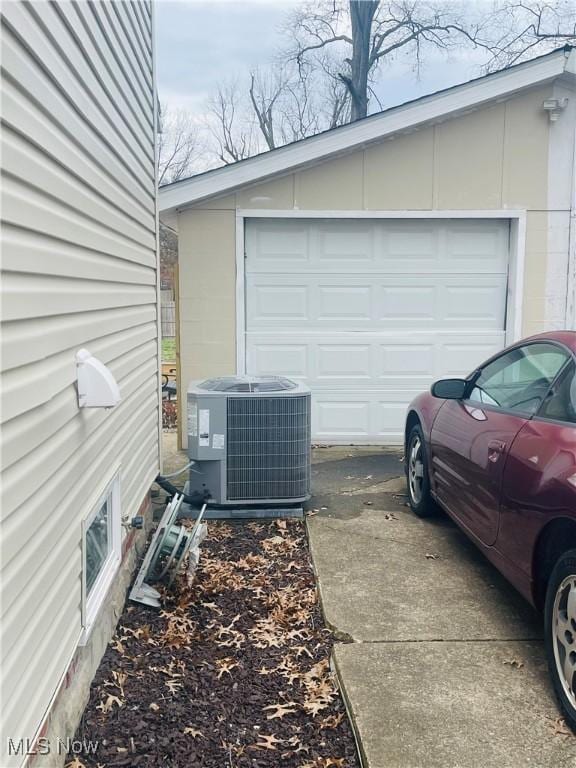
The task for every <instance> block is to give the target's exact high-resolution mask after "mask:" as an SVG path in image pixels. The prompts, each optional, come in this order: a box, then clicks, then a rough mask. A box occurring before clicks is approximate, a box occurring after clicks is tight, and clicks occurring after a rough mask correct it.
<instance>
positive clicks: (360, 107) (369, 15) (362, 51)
mask: <svg viewBox="0 0 576 768" xmlns="http://www.w3.org/2000/svg"><path fill="white" fill-rule="evenodd" d="M378 5H379V0H350V20H351V22H352V58H351V59H350V77H349V78H343V79H344V82H345V83H346V85H347V86H348V90H349V91H350V98H351V102H352V104H351V116H350V117H351V120H352V121H354V120H359V119H360V118H362V117H366V115H367V113H368V74H369V72H370V41H371V33H372V22H373V20H374V14H375V13H376V10H377V8H378Z"/></svg>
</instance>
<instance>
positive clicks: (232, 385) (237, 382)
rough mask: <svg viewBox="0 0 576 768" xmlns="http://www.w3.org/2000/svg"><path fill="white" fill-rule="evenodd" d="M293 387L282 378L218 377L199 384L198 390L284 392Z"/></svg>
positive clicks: (288, 381) (291, 382)
mask: <svg viewBox="0 0 576 768" xmlns="http://www.w3.org/2000/svg"><path fill="white" fill-rule="evenodd" d="M295 387H296V384H295V383H294V382H293V381H290V379H286V378H285V377H284V376H220V377H219V378H217V379H206V381H203V382H202V384H199V388H200V389H205V390H207V391H209V392H286V391H287V390H290V389H294V388H295Z"/></svg>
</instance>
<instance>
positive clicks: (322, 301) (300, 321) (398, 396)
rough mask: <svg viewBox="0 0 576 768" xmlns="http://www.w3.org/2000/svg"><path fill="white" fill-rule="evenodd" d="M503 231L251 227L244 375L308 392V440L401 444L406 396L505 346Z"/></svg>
mask: <svg viewBox="0 0 576 768" xmlns="http://www.w3.org/2000/svg"><path fill="white" fill-rule="evenodd" d="M508 229H509V228H508V222H506V221H492V222H491V221H472V220H470V221H467V220H452V221H433V220H417V221H415V220H369V219H366V220H345V219H343V220H326V219H323V220H319V219H317V220H311V221H308V222H306V221H302V220H278V221H276V220H274V219H267V220H261V221H259V220H252V221H249V222H248V224H247V227H246V338H245V343H246V367H247V371H248V373H251V374H273V375H287V376H290V377H291V378H294V379H298V380H302V381H304V382H305V383H307V384H309V385H310V387H311V389H312V402H313V410H312V424H313V435H314V438H315V439H317V440H324V441H326V442H361V443H370V442H390V443H392V442H401V441H402V435H403V426H404V419H405V413H406V408H407V406H408V404H409V403H410V401H411V400H412V398H413V397H415V396H416V395H417V394H418V393H419V392H422V391H424V390H425V389H427V388H428V387H429V386H430V384H431V382H432V381H434V380H435V379H437V378H440V377H442V376H461V375H466V374H468V373H469V372H470V371H472V370H473V369H474V368H475V367H476V366H477V365H478V364H479V363H480V362H481V361H482V360H484V359H486V358H487V357H489V356H490V355H491V354H493V353H494V352H497V351H498V350H499V349H502V347H503V346H504V345H505V313H506V293H507V269H508V267H507V263H508Z"/></svg>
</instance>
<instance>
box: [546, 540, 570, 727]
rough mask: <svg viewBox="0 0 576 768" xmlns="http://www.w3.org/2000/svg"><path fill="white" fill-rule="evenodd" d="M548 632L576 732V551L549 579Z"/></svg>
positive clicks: (558, 687) (556, 680)
mask: <svg viewBox="0 0 576 768" xmlns="http://www.w3.org/2000/svg"><path fill="white" fill-rule="evenodd" d="M544 632H545V643H546V656H547V659H548V668H549V670H550V677H551V678H552V684H553V686H554V691H555V693H556V697H557V698H558V701H559V703H560V707H561V709H562V713H563V715H564V717H565V719H566V723H567V724H568V725H569V726H570V727H571V728H572V730H574V731H576V549H571V550H570V551H568V552H565V553H564V554H563V555H562V556H561V557H560V559H559V560H558V561H557V563H556V565H555V566H554V570H553V571H552V573H551V575H550V578H549V580H548V585H547V588H546V602H545V606H544Z"/></svg>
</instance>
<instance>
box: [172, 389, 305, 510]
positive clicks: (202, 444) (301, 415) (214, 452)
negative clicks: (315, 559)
mask: <svg viewBox="0 0 576 768" xmlns="http://www.w3.org/2000/svg"><path fill="white" fill-rule="evenodd" d="M310 442H311V429H310V390H309V389H308V387H306V386H305V385H304V384H299V383H296V382H294V381H291V380H290V379H286V378H283V377H280V376H261V377H251V376H228V377H221V378H216V379H208V380H207V381H201V382H192V383H191V384H190V386H189V387H188V455H189V457H190V459H192V460H193V461H194V464H193V465H192V467H191V470H190V479H189V481H188V483H187V485H186V489H185V492H186V493H188V494H192V493H200V494H203V493H207V492H208V493H209V494H210V501H209V509H208V512H207V515H206V516H207V517H212V518H214V517H259V516H262V517H263V516H267V515H266V513H270V516H274V513H275V511H276V514H279V512H278V509H279V508H281V507H284V508H287V509H285V510H284V511H285V512H286V514H288V515H289V514H290V508H295V507H297V506H298V505H301V504H302V502H304V501H306V500H307V499H308V498H309V497H310V455H311V445H310ZM218 508H219V509H218ZM264 508H268V509H266V510H265V509H264ZM297 513H299V514H302V508H301V506H300V509H299V510H294V514H297Z"/></svg>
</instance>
